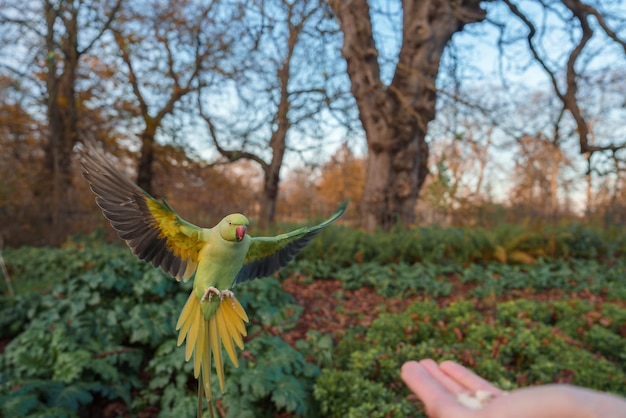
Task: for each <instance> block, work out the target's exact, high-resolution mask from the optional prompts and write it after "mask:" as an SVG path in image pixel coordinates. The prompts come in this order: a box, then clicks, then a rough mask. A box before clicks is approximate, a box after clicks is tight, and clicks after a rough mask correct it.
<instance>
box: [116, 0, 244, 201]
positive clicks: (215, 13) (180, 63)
mask: <svg viewBox="0 0 626 418" xmlns="http://www.w3.org/2000/svg"><path fill="white" fill-rule="evenodd" d="M220 5H221V3H220V2H209V3H208V5H206V6H204V5H200V4H199V3H198V2H194V1H182V2H181V1H173V0H170V1H166V2H161V1H154V2H152V3H151V4H150V7H147V6H146V4H143V3H142V4H138V3H132V4H131V3H129V4H128V5H127V6H128V7H127V8H124V9H123V11H122V15H121V18H120V19H119V21H118V22H117V23H116V24H115V25H114V27H113V28H112V32H113V34H114V39H115V43H116V45H117V47H118V51H119V54H120V57H121V60H122V62H123V65H124V66H125V68H126V71H125V72H124V76H125V77H126V80H125V81H126V82H127V83H128V85H129V86H130V89H131V92H132V93H131V97H132V99H130V101H131V102H132V103H133V104H132V105H130V106H129V105H128V103H125V104H123V105H122V106H123V107H125V108H131V109H132V110H131V114H132V115H133V116H136V117H137V118H138V119H139V120H140V121H141V122H140V123H141V125H142V128H141V132H140V133H138V134H137V136H138V137H139V138H140V140H141V149H140V151H141V157H140V160H139V166H138V171H137V184H138V185H139V186H140V187H142V188H143V189H144V190H146V191H147V192H149V193H151V192H152V163H153V161H154V152H155V147H154V142H155V138H156V136H157V133H158V131H159V129H163V123H164V119H165V118H166V117H168V116H171V115H172V114H174V113H175V111H176V110H177V106H179V105H181V104H182V101H183V99H184V98H185V97H186V96H188V95H189V94H190V93H193V92H198V91H199V89H200V87H201V85H202V83H203V80H206V78H204V79H203V78H202V77H201V75H203V74H204V73H210V72H213V71H215V72H220V71H222V69H221V68H220V67H219V66H220V62H221V60H222V59H223V58H224V57H225V56H226V55H228V54H229V51H230V45H231V44H232V43H233V42H234V41H235V39H236V37H235V36H234V34H233V33H229V29H228V26H229V24H230V23H231V22H232V21H233V20H234V16H233V15H232V14H230V12H229V11H227V10H225V9H223V8H221V7H220ZM231 11H232V10H231Z"/></svg>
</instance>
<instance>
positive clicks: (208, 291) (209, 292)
mask: <svg viewBox="0 0 626 418" xmlns="http://www.w3.org/2000/svg"><path fill="white" fill-rule="evenodd" d="M213 293H215V294H216V295H217V296H218V297H219V298H220V300H222V299H224V297H223V296H222V292H220V291H219V290H218V289H217V288H216V287H213V286H209V287H207V288H206V290H205V291H204V294H203V295H202V298H201V299H200V303H203V302H204V301H205V300H206V299H207V297H208V299H209V302H211V298H212V297H213Z"/></svg>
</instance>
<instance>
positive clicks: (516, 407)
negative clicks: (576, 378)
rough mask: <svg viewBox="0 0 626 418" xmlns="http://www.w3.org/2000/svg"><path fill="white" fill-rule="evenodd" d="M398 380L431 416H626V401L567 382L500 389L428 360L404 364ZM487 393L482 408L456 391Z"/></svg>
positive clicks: (459, 368) (458, 367)
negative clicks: (475, 406) (465, 399)
mask: <svg viewBox="0 0 626 418" xmlns="http://www.w3.org/2000/svg"><path fill="white" fill-rule="evenodd" d="M401 377H402V380H404V382H405V383H406V384H407V386H409V388H410V389H411V390H412V391H413V392H414V393H415V394H416V395H417V396H418V397H419V398H420V400H421V401H422V402H423V403H424V405H425V406H426V412H427V414H428V416H430V417H432V418H478V417H480V418H503V417H505V418H559V417H563V418H576V417H581V418H590V417H611V418H623V417H626V400H624V399H622V398H619V397H617V396H614V395H610V394H607V393H602V392H596V391H593V390H589V389H583V388H579V387H575V386H570V385H563V384H550V385H542V386H533V387H528V388H523V389H517V390H514V391H512V392H504V391H502V390H500V389H498V388H497V387H495V386H494V385H492V384H491V383H489V382H488V381H486V380H485V379H483V378H481V377H480V376H477V375H476V374H474V373H472V372H471V371H469V370H468V369H466V368H465V367H463V366H461V365H459V364H457V363H454V362H451V361H444V362H443V363H441V365H437V363H435V362H434V361H433V360H430V359H426V360H422V361H420V362H419V363H418V362H415V361H409V362H407V363H405V364H404V365H403V366H402V373H401ZM477 392H478V393H483V394H487V397H488V398H489V399H488V400H487V402H486V403H484V404H483V406H482V408H480V409H473V408H471V407H470V406H467V405H465V404H463V403H462V402H461V401H460V400H459V395H461V396H468V395H469V394H472V393H477Z"/></svg>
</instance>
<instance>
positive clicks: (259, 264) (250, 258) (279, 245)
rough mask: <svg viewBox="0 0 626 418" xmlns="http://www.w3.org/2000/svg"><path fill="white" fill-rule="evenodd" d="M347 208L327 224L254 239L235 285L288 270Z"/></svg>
mask: <svg viewBox="0 0 626 418" xmlns="http://www.w3.org/2000/svg"><path fill="white" fill-rule="evenodd" d="M347 207H348V200H346V201H344V202H343V203H342V204H340V205H339V207H338V208H337V211H336V212H335V213H334V214H333V215H332V216H331V217H330V218H328V219H326V220H325V221H324V222H322V223H320V224H318V225H315V226H310V227H302V228H298V229H296V230H294V231H291V232H287V233H285V234H280V235H277V236H275V237H252V242H251V244H250V249H249V250H248V253H247V254H246V258H245V260H244V265H243V267H242V268H241V270H240V271H239V273H238V274H237V276H236V277H235V280H234V281H233V285H236V284H239V283H243V282H246V281H248V280H252V279H256V278H259V277H265V276H270V275H272V274H274V273H275V272H277V271H278V270H279V269H281V268H282V267H284V266H286V265H287V263H289V261H291V260H292V259H293V258H294V257H295V256H296V255H297V254H298V253H299V252H300V251H302V249H303V248H304V247H305V246H306V245H307V244H308V243H309V241H311V240H312V239H313V238H314V237H315V236H316V235H317V234H319V233H320V232H321V231H322V229H324V228H325V227H327V226H328V225H330V224H331V223H333V222H335V221H336V220H337V219H339V218H340V217H341V216H342V215H343V214H344V213H345V211H346V208H347Z"/></svg>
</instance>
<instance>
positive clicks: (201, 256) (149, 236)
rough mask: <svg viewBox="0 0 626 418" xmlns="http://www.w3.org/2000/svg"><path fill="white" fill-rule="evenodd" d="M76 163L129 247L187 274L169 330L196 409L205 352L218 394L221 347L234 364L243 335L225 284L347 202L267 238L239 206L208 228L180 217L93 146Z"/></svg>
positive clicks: (273, 262)
mask: <svg viewBox="0 0 626 418" xmlns="http://www.w3.org/2000/svg"><path fill="white" fill-rule="evenodd" d="M82 166H83V176H84V177H85V178H86V179H87V180H88V181H89V184H90V188H91V190H92V191H93V192H94V193H95V195H96V203H97V204H98V206H99V207H100V208H101V209H102V212H103V214H104V216H105V217H106V218H107V219H108V220H109V221H110V223H111V226H112V227H113V228H114V229H115V230H117V231H118V235H119V237H120V238H122V239H123V240H124V241H125V242H126V244H127V245H128V247H129V248H130V249H131V251H132V252H133V253H134V254H135V255H136V256H137V257H139V258H140V259H141V260H144V261H146V262H150V263H151V264H152V265H153V266H154V267H160V268H161V269H162V270H163V271H165V272H166V273H169V274H170V275H171V276H173V277H175V278H176V280H178V281H180V280H182V281H184V282H186V281H188V280H189V279H191V278H192V277H193V278H194V280H193V290H192V292H191V294H190V295H189V299H188V300H187V303H186V304H185V306H184V307H183V310H182V312H181V314H180V317H179V318H178V322H177V324H176V329H177V330H179V336H178V345H181V344H182V343H183V341H185V339H186V340H187V345H186V349H185V360H186V361H189V359H190V358H191V356H192V354H193V357H194V359H193V365H194V376H195V377H196V378H197V379H198V385H199V390H198V396H199V399H198V402H199V404H198V416H201V409H202V394H204V396H206V399H207V401H208V402H209V406H210V405H211V384H210V370H211V356H213V359H214V363H215V370H216V373H217V376H218V380H219V385H220V389H221V391H222V393H224V390H225V383H224V367H223V359H222V348H221V347H222V346H223V347H224V349H225V350H226V353H228V356H229V357H230V359H231V361H232V363H233V364H234V365H235V367H238V361H237V354H236V350H235V345H236V346H237V347H239V349H243V337H245V336H246V328H245V322H248V316H247V314H246V312H245V311H244V309H243V307H242V306H241V304H240V303H239V301H238V300H237V298H236V297H235V295H234V293H233V292H232V290H230V289H231V288H232V287H233V286H234V285H236V284H239V283H243V282H246V281H248V280H252V279H255V278H260V277H265V276H270V275H272V274H273V273H274V272H276V271H278V270H279V269H280V268H281V267H284V266H285V265H286V264H287V263H288V262H289V261H290V260H292V259H293V258H294V257H295V256H296V254H298V253H299V252H300V251H301V250H302V249H303V248H304V246H305V245H306V244H307V243H308V242H309V241H310V240H311V239H312V238H313V237H315V236H316V235H317V234H319V232H320V231H321V230H322V229H323V228H324V227H326V226H328V225H329V224H331V223H332V222H334V221H336V220H337V219H338V218H339V217H340V216H342V215H343V213H344V212H345V210H346V208H347V205H348V201H345V202H344V203H342V204H341V205H340V206H339V208H338V210H337V211H336V212H335V213H334V214H333V215H332V216H331V217H330V218H328V219H327V220H326V221H324V222H322V223H320V224H319V225H315V226H311V227H302V228H299V229H296V230H294V231H291V232H288V233H285V234H280V235H277V236H275V237H251V236H250V235H248V234H247V233H246V231H247V228H248V226H249V221H248V218H246V217H245V216H244V215H242V214H239V213H235V214H231V215H228V216H226V217H225V218H224V219H222V220H221V221H220V222H219V223H218V224H217V225H216V226H214V227H213V228H201V227H198V226H196V225H194V224H192V223H190V222H187V221H185V220H184V219H183V218H181V217H180V216H178V214H177V213H176V212H175V211H174V209H172V207H171V206H170V205H169V204H168V203H167V202H166V201H165V200H164V199H162V201H160V202H159V201H157V200H156V199H154V198H153V197H151V196H150V195H149V194H148V193H147V192H145V191H144V190H142V189H141V188H140V187H139V186H137V185H136V184H135V183H133V182H132V181H130V180H129V179H128V178H127V177H126V176H124V175H123V174H121V173H120V172H119V171H118V170H117V169H116V168H115V167H114V166H113V165H112V164H111V162H110V161H109V160H108V159H107V158H106V157H104V156H103V155H102V154H101V153H100V152H99V151H98V150H97V149H96V148H95V145H88V146H87V147H86V149H85V152H84V153H83V158H82ZM211 412H212V408H211Z"/></svg>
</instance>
